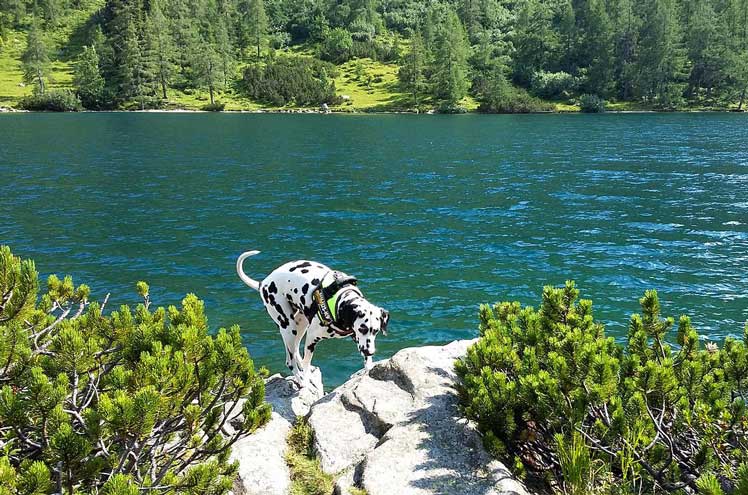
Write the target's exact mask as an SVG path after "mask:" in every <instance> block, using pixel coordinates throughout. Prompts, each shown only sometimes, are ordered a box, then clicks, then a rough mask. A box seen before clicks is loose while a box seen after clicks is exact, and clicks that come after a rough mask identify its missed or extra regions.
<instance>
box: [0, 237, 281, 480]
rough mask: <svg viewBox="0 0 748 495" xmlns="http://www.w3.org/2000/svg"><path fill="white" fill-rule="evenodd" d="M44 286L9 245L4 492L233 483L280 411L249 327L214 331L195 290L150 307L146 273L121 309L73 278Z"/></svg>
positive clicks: (2, 251) (2, 378)
mask: <svg viewBox="0 0 748 495" xmlns="http://www.w3.org/2000/svg"><path fill="white" fill-rule="evenodd" d="M38 285H39V282H38V278H37V272H36V269H35V267H34V263H33V262H32V261H28V260H25V261H21V260H20V259H19V258H16V257H14V256H13V255H12V253H11V251H10V249H9V248H7V247H5V246H0V363H1V364H0V366H1V367H0V385H1V387H0V492H2V493H19V494H29V495H31V494H45V493H52V492H53V491H54V492H58V493H59V492H60V491H62V492H64V493H65V495H73V494H74V493H76V494H78V493H81V494H83V493H92V494H93V493H102V494H111V495H125V494H131V493H146V491H150V490H154V491H158V492H159V493H169V494H177V493H180V494H195V495H197V494H210V495H217V494H222V493H226V492H227V491H228V490H229V489H230V488H231V486H232V483H233V479H234V477H235V473H236V466H235V465H233V464H229V463H228V456H229V453H230V448H231V446H232V445H233V443H234V442H236V441H237V440H238V439H240V438H241V437H243V436H245V435H247V434H248V433H250V432H252V431H253V430H255V429H256V428H258V427H259V426H260V425H262V424H264V423H265V422H266V421H267V420H268V419H269V417H270V406H269V405H268V404H266V403H265V402H264V384H263V381H262V377H260V376H259V375H258V373H256V372H255V370H254V366H253V363H252V360H251V359H250V358H249V355H248V354H247V351H246V349H245V348H244V347H243V346H242V343H241V338H240V336H239V329H238V327H232V328H231V329H230V330H228V331H226V330H224V329H220V330H219V331H218V332H217V333H216V335H215V336H211V335H209V334H208V324H207V321H206V319H205V315H204V313H203V303H202V302H201V301H200V300H198V299H197V297H196V296H194V295H191V294H190V295H188V296H187V297H185V299H184V300H183V301H182V305H181V308H179V309H178V308H176V307H174V306H170V307H169V308H168V309H165V308H158V309H155V310H152V309H151V308H150V304H151V302H150V297H149V294H148V286H147V285H146V284H145V283H143V282H139V283H138V284H137V291H138V293H139V294H140V296H141V297H142V298H143V303H142V304H139V305H137V307H135V308H131V307H128V306H122V307H121V308H119V310H117V311H113V312H112V313H111V314H110V315H105V314H104V309H105V306H106V300H105V301H104V303H103V304H101V305H99V304H97V303H93V302H89V300H88V296H89V289H88V287H87V286H85V285H80V286H78V287H75V286H74V285H73V281H72V279H71V278H70V277H65V278H64V279H63V280H60V279H59V278H57V277H56V276H54V275H52V276H50V277H49V279H48V281H47V292H46V294H44V295H43V296H42V297H41V298H40V299H38V300H37V290H38ZM245 397H246V401H244V402H243V404H242V402H241V400H240V399H242V398H245ZM14 487H16V488H17V489H18V490H17V491H16V489H15V488H14ZM55 487H61V488H62V490H60V488H57V489H55ZM4 489H5V490H4Z"/></svg>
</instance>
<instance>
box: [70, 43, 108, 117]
mask: <svg viewBox="0 0 748 495" xmlns="http://www.w3.org/2000/svg"><path fill="white" fill-rule="evenodd" d="M104 84H105V81H104V78H103V77H102V75H101V68H100V62H99V54H98V53H96V48H95V47H93V46H84V47H83V52H82V53H81V55H80V57H78V62H77V63H76V64H75V69H74V73H73V85H74V86H75V89H76V91H77V92H78V97H79V98H80V100H81V103H83V106H84V107H86V108H89V109H98V108H101V107H102V106H103V105H104V103H105V102H104V101H103V98H104Z"/></svg>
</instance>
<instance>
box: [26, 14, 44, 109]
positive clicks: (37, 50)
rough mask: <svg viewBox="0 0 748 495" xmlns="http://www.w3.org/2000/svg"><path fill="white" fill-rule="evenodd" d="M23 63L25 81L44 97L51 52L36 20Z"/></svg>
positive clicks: (28, 38) (29, 34) (29, 35)
mask: <svg viewBox="0 0 748 495" xmlns="http://www.w3.org/2000/svg"><path fill="white" fill-rule="evenodd" d="M21 62H22V63H23V80H24V81H25V82H26V83H28V84H34V85H35V86H34V89H35V91H37V92H38V93H39V94H42V95H43V94H44V92H45V89H46V86H45V84H46V79H47V77H48V73H47V71H48V69H49V50H48V49H47V45H46V43H45V42H44V33H43V32H42V31H41V29H40V28H39V25H38V24H37V22H36V20H34V22H32V24H31V29H30V30H29V33H28V37H27V39H26V50H25V51H24V52H23V55H22V56H21Z"/></svg>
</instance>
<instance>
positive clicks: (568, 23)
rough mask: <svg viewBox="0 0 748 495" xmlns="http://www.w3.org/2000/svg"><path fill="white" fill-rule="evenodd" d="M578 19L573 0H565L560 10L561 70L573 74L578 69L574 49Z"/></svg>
mask: <svg viewBox="0 0 748 495" xmlns="http://www.w3.org/2000/svg"><path fill="white" fill-rule="evenodd" d="M576 24H577V21H576V14H575V13H574V6H573V5H572V3H571V0H563V1H562V2H561V3H560V5H559V10H558V34H559V50H560V60H559V66H560V67H561V70H562V71H564V72H567V73H569V74H571V73H572V72H573V71H575V70H576V67H575V64H574V51H575V49H576V47H575V43H576V38H577V26H576Z"/></svg>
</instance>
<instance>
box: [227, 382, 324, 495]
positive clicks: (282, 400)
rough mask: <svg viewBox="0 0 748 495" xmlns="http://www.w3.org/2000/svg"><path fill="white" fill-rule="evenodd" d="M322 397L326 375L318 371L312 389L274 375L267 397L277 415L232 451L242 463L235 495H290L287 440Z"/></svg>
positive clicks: (266, 389) (232, 458)
mask: <svg viewBox="0 0 748 495" xmlns="http://www.w3.org/2000/svg"><path fill="white" fill-rule="evenodd" d="M320 397H322V375H321V374H320V372H319V369H314V372H313V373H312V378H311V386H310V387H306V388H304V389H303V390H301V391H299V390H298V387H297V386H296V385H295V384H294V383H293V382H291V380H290V378H283V377H281V375H273V376H271V377H270V378H268V379H267V380H266V382H265V398H266V400H267V401H268V402H269V403H270V404H272V406H273V414H272V417H271V419H270V421H269V422H268V424H266V425H265V426H263V427H262V428H260V429H259V430H257V431H256V432H254V433H253V434H251V435H249V436H247V437H245V438H243V439H242V440H239V441H238V442H236V444H234V447H233V448H232V451H231V460H232V461H233V460H238V461H239V477H238V479H237V481H236V483H235V484H234V490H233V492H234V494H236V495H240V494H246V495H287V494H288V492H289V490H290V487H291V474H290V472H289V470H288V466H287V465H286V459H285V453H286V437H288V432H289V430H290V429H291V425H293V423H294V421H295V420H296V417H297V416H305V415H306V414H307V413H308V412H309V407H310V406H311V405H312V403H314V402H315V401H316V400H318V399H319V398H320Z"/></svg>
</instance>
